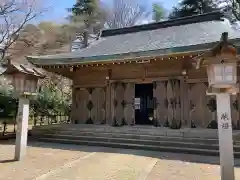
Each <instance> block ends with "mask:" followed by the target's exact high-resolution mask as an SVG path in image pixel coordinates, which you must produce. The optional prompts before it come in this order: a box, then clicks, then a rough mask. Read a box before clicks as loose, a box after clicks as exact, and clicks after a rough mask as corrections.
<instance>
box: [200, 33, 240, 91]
mask: <svg viewBox="0 0 240 180" xmlns="http://www.w3.org/2000/svg"><path fill="white" fill-rule="evenodd" d="M238 61H239V58H238V57H237V50H236V48H235V47H234V46H233V45H232V44H230V43H229V42H228V33H226V32H225V33H223V34H222V37H221V40H220V42H219V44H217V45H216V46H215V47H214V48H213V49H212V50H210V51H208V52H207V53H204V54H203V55H201V56H198V57H196V64H197V65H196V68H197V69H199V68H202V67H205V68H206V70H207V76H208V85H209V88H208V91H207V94H219V93H229V94H235V93H238V91H239V90H238V89H239V87H238V83H237V62H238Z"/></svg>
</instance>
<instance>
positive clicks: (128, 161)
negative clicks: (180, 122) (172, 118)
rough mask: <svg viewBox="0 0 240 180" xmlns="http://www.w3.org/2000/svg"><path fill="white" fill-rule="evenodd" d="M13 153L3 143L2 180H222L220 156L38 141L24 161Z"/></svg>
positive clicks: (237, 173)
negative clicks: (15, 157) (13, 159)
mask: <svg viewBox="0 0 240 180" xmlns="http://www.w3.org/2000/svg"><path fill="white" fill-rule="evenodd" d="M13 154H14V146H13V145H12V144H10V143H9V144H1V143H0V170H1V173H0V180H1V179H4V180H10V179H18V180H33V179H35V180H202V179H204V180H220V176H219V174H220V168H219V166H218V165H217V164H218V158H217V157H204V156H196V155H195V156H194V155H182V154H171V153H160V152H149V151H138V150H124V149H111V148H102V147H86V146H74V145H60V144H48V143H37V142H32V143H30V144H29V147H28V154H27V157H26V158H25V159H24V160H23V161H21V162H13V161H11V159H12V158H13ZM236 165H240V160H238V161H236ZM235 176H236V179H240V168H235Z"/></svg>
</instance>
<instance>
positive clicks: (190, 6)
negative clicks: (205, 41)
mask: <svg viewBox="0 0 240 180" xmlns="http://www.w3.org/2000/svg"><path fill="white" fill-rule="evenodd" d="M218 9H219V8H218V7H217V4H216V2H215V1H214V0H182V1H181V2H180V3H179V4H178V6H177V7H174V8H173V10H172V12H171V13H170V15H169V19H175V18H180V17H186V16H192V15H199V14H203V13H208V12H212V11H216V10H218Z"/></svg>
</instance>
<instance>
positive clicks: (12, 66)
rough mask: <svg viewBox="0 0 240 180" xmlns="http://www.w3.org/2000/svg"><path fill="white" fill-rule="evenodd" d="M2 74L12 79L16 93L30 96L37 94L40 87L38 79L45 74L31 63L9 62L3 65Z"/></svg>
mask: <svg viewBox="0 0 240 180" xmlns="http://www.w3.org/2000/svg"><path fill="white" fill-rule="evenodd" d="M3 68H4V71H3V72H2V75H5V76H7V77H8V78H10V79H11V81H12V85H13V87H14V92H15V94H16V95H18V96H21V95H25V96H30V95H35V94H36V92H37V89H38V79H41V78H44V77H45V75H44V74H43V73H42V72H41V71H40V70H39V69H37V68H35V67H33V66H31V65H25V64H18V63H13V62H11V61H10V60H8V63H7V64H5V65H3Z"/></svg>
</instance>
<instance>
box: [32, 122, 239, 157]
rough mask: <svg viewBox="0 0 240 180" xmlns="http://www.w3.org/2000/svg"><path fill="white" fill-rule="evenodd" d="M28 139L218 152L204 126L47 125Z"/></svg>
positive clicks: (236, 153) (236, 147)
mask: <svg viewBox="0 0 240 180" xmlns="http://www.w3.org/2000/svg"><path fill="white" fill-rule="evenodd" d="M32 138H33V139H34V140H38V141H42V142H52V143H64V144H77V145H88V146H104V147H112V148H129V149H141V150H152V151H162V152H175V153H188V154H200V155H209V156H218V155H219V151H218V148H219V147H218V139H217V130H208V129H181V130H171V129H168V128H156V127H151V126H149V127H148V126H147V127H146V126H133V127H125V126H124V127H111V126H105V125H51V126H36V127H33V129H32ZM234 156H235V157H236V158H239V157H240V143H238V142H237V141H234Z"/></svg>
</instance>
